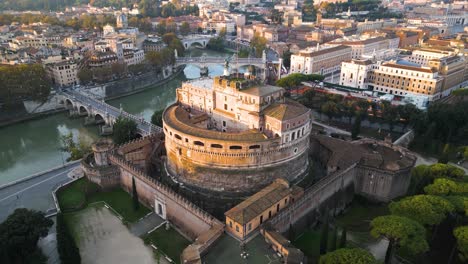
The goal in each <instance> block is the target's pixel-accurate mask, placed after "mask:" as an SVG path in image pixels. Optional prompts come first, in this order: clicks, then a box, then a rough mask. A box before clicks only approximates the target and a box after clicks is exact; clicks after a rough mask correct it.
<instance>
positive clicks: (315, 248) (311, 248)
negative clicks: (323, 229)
mask: <svg viewBox="0 0 468 264" xmlns="http://www.w3.org/2000/svg"><path fill="white" fill-rule="evenodd" d="M293 245H294V246H295V247H297V248H298V249H300V250H301V251H302V252H303V253H304V254H305V255H306V256H307V257H309V258H312V259H317V258H318V257H319V256H320V231H315V230H306V231H305V232H304V233H302V234H301V235H299V237H298V238H297V239H296V240H294V242H293Z"/></svg>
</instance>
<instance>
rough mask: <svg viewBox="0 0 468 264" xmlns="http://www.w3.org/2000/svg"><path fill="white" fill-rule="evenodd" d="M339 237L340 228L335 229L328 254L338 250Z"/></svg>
mask: <svg viewBox="0 0 468 264" xmlns="http://www.w3.org/2000/svg"><path fill="white" fill-rule="evenodd" d="M337 237H338V227H335V228H333V233H332V237H331V241H330V247H329V248H328V252H332V251H335V250H336V240H337Z"/></svg>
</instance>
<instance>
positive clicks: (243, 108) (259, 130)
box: [163, 75, 312, 193]
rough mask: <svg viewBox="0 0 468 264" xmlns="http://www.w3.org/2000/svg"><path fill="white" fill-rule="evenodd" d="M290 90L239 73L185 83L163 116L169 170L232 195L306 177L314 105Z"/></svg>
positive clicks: (179, 178)
mask: <svg viewBox="0 0 468 264" xmlns="http://www.w3.org/2000/svg"><path fill="white" fill-rule="evenodd" d="M284 92H285V91H284V90H283V89H282V88H280V87H275V86H271V85H265V84H260V82H259V81H258V80H255V79H254V78H251V79H250V78H238V77H234V76H232V75H231V76H220V77H215V78H206V79H198V80H194V81H190V82H185V83H184V84H183V85H182V87H181V88H179V89H177V102H176V103H175V104H173V105H171V106H169V107H168V108H167V109H166V110H165V112H164V114H163V122H164V126H163V129H164V134H165V147H166V152H167V163H166V164H167V170H168V173H169V174H170V175H171V176H172V177H173V178H174V179H175V181H178V182H181V183H183V184H184V185H186V186H188V187H194V188H196V189H199V188H203V189H209V190H211V191H222V192H225V193H226V192H227V193H229V192H231V193H232V192H247V193H252V192H254V191H257V190H259V189H260V188H262V187H264V186H266V185H268V184H270V183H271V182H272V181H273V180H275V179H276V178H278V177H282V178H286V179H287V180H289V181H294V180H296V179H299V178H300V177H301V176H303V175H304V174H305V170H307V168H308V166H307V164H308V156H307V151H308V149H309V140H310V139H309V134H310V131H311V125H312V123H311V111H310V109H308V108H306V107H304V106H303V105H301V104H299V103H297V102H295V101H292V100H290V99H287V98H285V96H284Z"/></svg>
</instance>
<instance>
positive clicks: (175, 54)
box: [174, 49, 179, 59]
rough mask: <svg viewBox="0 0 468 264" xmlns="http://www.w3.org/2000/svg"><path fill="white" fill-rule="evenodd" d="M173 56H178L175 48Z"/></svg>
mask: <svg viewBox="0 0 468 264" xmlns="http://www.w3.org/2000/svg"><path fill="white" fill-rule="evenodd" d="M174 56H175V58H176V59H177V58H178V57H179V56H178V55H177V49H174Z"/></svg>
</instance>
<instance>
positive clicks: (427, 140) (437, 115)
mask: <svg viewBox="0 0 468 264" xmlns="http://www.w3.org/2000/svg"><path fill="white" fill-rule="evenodd" d="M411 124H412V125H413V127H414V130H415V132H416V137H415V140H414V142H413V146H414V147H417V148H420V149H422V150H424V151H426V152H429V153H433V154H436V155H441V154H443V152H444V148H445V144H447V143H449V144H451V145H454V146H460V145H468V102H457V103H454V104H440V103H435V104H431V105H430V106H429V108H428V110H427V112H426V113H423V114H421V115H420V116H419V117H418V118H417V119H415V120H414V121H413V122H412V123H411ZM445 159H446V158H445Z"/></svg>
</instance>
